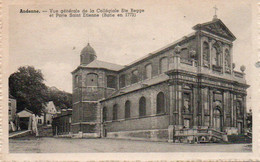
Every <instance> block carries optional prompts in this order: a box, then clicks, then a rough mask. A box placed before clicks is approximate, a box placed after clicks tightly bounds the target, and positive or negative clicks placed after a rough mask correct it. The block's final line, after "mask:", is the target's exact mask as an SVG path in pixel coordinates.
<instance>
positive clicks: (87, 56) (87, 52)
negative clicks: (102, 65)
mask: <svg viewBox="0 0 260 162" xmlns="http://www.w3.org/2000/svg"><path fill="white" fill-rule="evenodd" d="M96 58H97V55H96V52H95V50H94V49H93V48H92V47H91V46H90V44H89V43H88V45H87V46H86V47H84V48H83V49H82V51H81V52H80V65H87V64H89V63H91V62H92V61H94V60H95V59H96Z"/></svg>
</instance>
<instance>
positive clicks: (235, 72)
mask: <svg viewBox="0 0 260 162" xmlns="http://www.w3.org/2000/svg"><path fill="white" fill-rule="evenodd" d="M234 76H235V77H238V78H244V74H243V73H241V72H238V71H234Z"/></svg>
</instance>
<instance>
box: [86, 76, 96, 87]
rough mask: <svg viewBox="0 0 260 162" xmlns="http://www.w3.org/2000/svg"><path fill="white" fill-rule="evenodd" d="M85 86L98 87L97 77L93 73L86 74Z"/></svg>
mask: <svg viewBox="0 0 260 162" xmlns="http://www.w3.org/2000/svg"><path fill="white" fill-rule="evenodd" d="M86 85H87V86H98V75H97V74H95V73H89V74H87V79H86Z"/></svg>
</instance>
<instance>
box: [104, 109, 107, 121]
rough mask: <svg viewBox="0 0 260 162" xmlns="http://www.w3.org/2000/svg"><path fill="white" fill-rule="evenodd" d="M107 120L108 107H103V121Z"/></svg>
mask: <svg viewBox="0 0 260 162" xmlns="http://www.w3.org/2000/svg"><path fill="white" fill-rule="evenodd" d="M106 120H107V108H106V107H104V108H103V121H106Z"/></svg>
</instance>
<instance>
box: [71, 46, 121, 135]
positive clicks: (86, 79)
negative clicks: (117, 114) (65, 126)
mask: <svg viewBox="0 0 260 162" xmlns="http://www.w3.org/2000/svg"><path fill="white" fill-rule="evenodd" d="M111 68H112V69H111ZM121 68H122V67H121V66H118V65H117V66H116V65H114V64H111V63H107V62H104V61H99V60H97V55H96V52H95V50H94V48H92V47H91V45H90V44H89V43H88V44H87V46H86V47H84V48H83V49H82V51H81V52H80V65H79V66H78V67H77V68H76V69H75V70H74V71H73V72H72V80H73V94H72V96H73V100H72V102H73V106H72V109H73V111H72V124H71V125H72V126H71V130H72V133H73V134H74V135H75V134H77V135H79V137H99V136H100V131H101V128H100V127H101V122H100V121H101V110H100V108H99V100H101V99H103V98H106V97H107V96H109V95H111V94H112V93H113V92H114V91H115V90H116V85H117V83H116V81H117V77H116V76H117V75H116V71H117V70H118V69H121ZM107 82H108V83H109V84H107ZM109 86H110V88H107V87H109Z"/></svg>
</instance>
